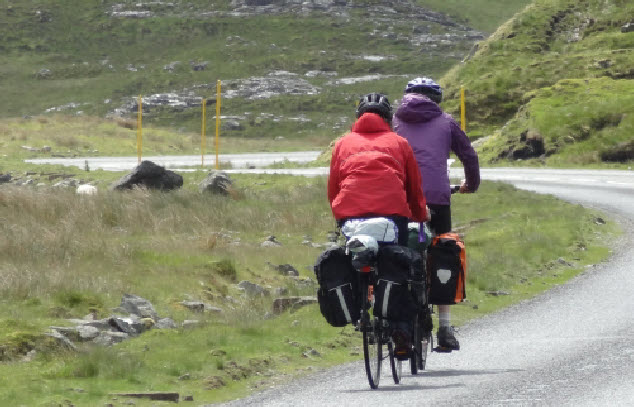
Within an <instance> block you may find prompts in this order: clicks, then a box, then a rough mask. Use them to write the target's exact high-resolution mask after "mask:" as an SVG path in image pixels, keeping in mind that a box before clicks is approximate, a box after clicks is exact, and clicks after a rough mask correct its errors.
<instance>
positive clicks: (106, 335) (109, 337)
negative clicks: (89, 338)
mask: <svg viewBox="0 0 634 407" xmlns="http://www.w3.org/2000/svg"><path fill="white" fill-rule="evenodd" d="M125 339H128V334H127V333H125V332H111V331H101V332H100V333H99V336H98V337H96V338H95V339H93V342H94V343H96V344H97V345H101V346H112V345H114V344H116V343H120V342H123V341H124V340H125Z"/></svg>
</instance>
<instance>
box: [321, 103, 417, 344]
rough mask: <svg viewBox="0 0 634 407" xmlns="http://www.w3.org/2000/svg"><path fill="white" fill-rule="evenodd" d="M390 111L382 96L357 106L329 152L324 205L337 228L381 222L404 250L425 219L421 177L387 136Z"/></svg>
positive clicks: (403, 328)
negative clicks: (411, 227) (350, 222)
mask: <svg viewBox="0 0 634 407" xmlns="http://www.w3.org/2000/svg"><path fill="white" fill-rule="evenodd" d="M391 122H392V107H391V105H390V102H389V101H388V99H387V97H385V95H382V94H380V93H370V94H367V95H365V96H364V97H362V98H361V100H360V101H359V106H358V108H357V121H356V122H355V123H354V125H353V126H352V130H351V131H350V132H349V133H347V134H346V135H344V136H343V137H342V138H341V139H339V140H338V141H337V143H336V144H335V147H334V148H333V150H332V159H331V161H330V176H329V177H328V200H329V201H330V207H331V208H332V213H333V215H334V216H335V219H336V220H337V222H338V223H339V224H340V225H341V224H343V222H344V221H345V220H346V219H347V218H370V217H386V218H390V219H392V220H393V221H394V223H395V224H396V226H397V228H398V244H399V245H402V246H407V240H408V233H407V224H408V222H409V220H410V219H413V220H414V221H416V222H425V221H426V220H427V219H428V211H427V205H426V204H425V196H424V194H423V189H422V188H421V176H420V171H419V169H418V164H417V163H416V160H415V159H414V152H413V151H412V148H411V147H410V145H409V143H408V142H407V140H405V139H404V138H403V137H401V136H399V135H398V134H396V133H394V132H393V131H392V127H391ZM410 329H411V327H410V326H409V324H407V323H400V324H398V326H397V328H396V330H395V332H394V333H393V338H394V343H395V348H396V349H395V353H396V354H397V355H408V354H409V350H410V349H411V344H410V334H409V332H408V331H409V330H410Z"/></svg>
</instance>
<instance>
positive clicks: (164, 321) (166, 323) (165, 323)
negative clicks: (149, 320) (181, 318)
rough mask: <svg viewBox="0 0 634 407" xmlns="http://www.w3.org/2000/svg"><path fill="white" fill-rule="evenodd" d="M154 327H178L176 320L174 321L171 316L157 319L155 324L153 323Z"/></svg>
mask: <svg viewBox="0 0 634 407" xmlns="http://www.w3.org/2000/svg"><path fill="white" fill-rule="evenodd" d="M154 328H156V329H174V328H178V325H176V322H174V320H173V319H172V318H161V319H159V320H158V321H156V324H155V325H154Z"/></svg>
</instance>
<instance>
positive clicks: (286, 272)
mask: <svg viewBox="0 0 634 407" xmlns="http://www.w3.org/2000/svg"><path fill="white" fill-rule="evenodd" d="M269 265H270V266H271V267H273V269H275V270H277V271H278V272H279V273H280V274H281V275H283V276H299V271H297V269H296V268H295V267H293V266H292V265H290V264H280V265H278V266H276V265H274V264H271V263H269Z"/></svg>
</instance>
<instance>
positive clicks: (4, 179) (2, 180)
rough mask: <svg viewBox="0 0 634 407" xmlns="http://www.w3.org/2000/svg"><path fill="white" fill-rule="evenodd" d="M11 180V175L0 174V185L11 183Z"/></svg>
mask: <svg viewBox="0 0 634 407" xmlns="http://www.w3.org/2000/svg"><path fill="white" fill-rule="evenodd" d="M12 178H13V177H12V176H11V174H0V184H6V183H8V182H11V179H12Z"/></svg>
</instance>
